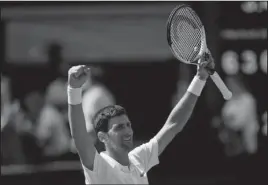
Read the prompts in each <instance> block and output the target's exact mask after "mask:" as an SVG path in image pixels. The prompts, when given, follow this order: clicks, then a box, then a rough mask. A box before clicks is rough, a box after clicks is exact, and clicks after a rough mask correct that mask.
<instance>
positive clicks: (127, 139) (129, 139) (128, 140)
mask: <svg viewBox="0 0 268 185" xmlns="http://www.w3.org/2000/svg"><path fill="white" fill-rule="evenodd" d="M123 140H124V141H127V142H130V141H132V136H127V137H124V138H123Z"/></svg>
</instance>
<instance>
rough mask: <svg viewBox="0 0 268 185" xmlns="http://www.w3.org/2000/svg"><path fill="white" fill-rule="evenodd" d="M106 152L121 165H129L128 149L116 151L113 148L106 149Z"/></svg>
mask: <svg viewBox="0 0 268 185" xmlns="http://www.w3.org/2000/svg"><path fill="white" fill-rule="evenodd" d="M106 153H107V154H108V155H109V156H110V157H112V158H113V159H114V160H116V161H117V162H118V163H120V164H121V165H123V166H129V158H128V152H126V151H120V152H115V151H112V150H106Z"/></svg>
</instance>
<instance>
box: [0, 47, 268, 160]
mask: <svg viewBox="0 0 268 185" xmlns="http://www.w3.org/2000/svg"><path fill="white" fill-rule="evenodd" d="M61 51H62V47H61V46H60V45H58V44H57V43H54V44H51V45H50V46H49V47H48V50H47V54H48V59H49V61H48V64H49V69H48V71H49V79H48V80H47V81H46V83H37V85H36V84H33V85H32V88H30V89H27V91H25V93H24V94H23V95H21V96H20V98H13V97H12V93H11V87H10V84H11V82H10V77H9V76H8V74H1V161H2V163H1V165H10V164H38V163H42V162H48V161H57V160H78V156H77V153H76V149H75V146H74V143H73V140H72V138H71V135H70V130H69V124H68V104H67V94H66V87H67V74H68V69H69V67H70V66H71V65H69V64H68V63H67V62H64V61H63V58H62V54H61ZM184 66H185V65H184ZM187 68H188V67H184V68H181V69H180V70H181V71H180V72H179V74H180V76H181V78H179V79H180V80H179V81H178V82H177V86H178V89H179V90H178V91H177V92H174V97H173V98H170V99H171V101H173V102H174V103H173V105H175V103H176V102H177V101H178V100H179V99H180V98H181V96H182V95H183V93H184V92H185V91H186V89H187V87H188V84H189V82H190V80H191V78H190V72H189V71H187ZM92 69H93V70H92V71H93V73H92V76H91V79H89V80H88V82H87V84H85V85H84V87H83V109H84V113H85V119H86V123H87V124H90V121H91V118H92V117H93V115H94V114H95V112H96V111H97V110H99V109H100V108H102V107H104V106H107V105H111V104H115V103H116V101H115V97H114V95H113V94H112V93H111V92H110V90H109V89H108V88H107V87H106V86H105V85H104V84H102V83H99V81H98V77H99V76H101V75H102V74H103V70H102V69H101V68H100V67H93V68H92ZM27 83H31V81H29V82H27ZM226 84H227V86H228V87H229V88H230V90H231V91H232V92H233V98H232V99H231V100H230V101H227V102H225V104H224V105H223V107H222V110H221V113H220V114H219V115H218V116H215V117H213V119H212V121H211V127H212V128H213V129H215V130H216V133H217V135H218V138H216V139H217V140H218V141H219V142H220V143H221V144H222V146H223V148H224V149H223V152H224V155H225V156H227V157H236V156H241V155H254V154H255V153H257V152H258V148H259V146H258V144H259V135H261V136H262V137H266V136H267V111H266V112H265V113H264V114H262V115H263V116H262V118H261V119H259V118H258V113H257V104H256V100H255V98H254V96H253V95H252V94H251V93H250V90H249V88H248V87H247V86H246V85H245V84H244V83H243V78H242V77H241V76H239V75H237V76H229V77H227V78H226Z"/></svg>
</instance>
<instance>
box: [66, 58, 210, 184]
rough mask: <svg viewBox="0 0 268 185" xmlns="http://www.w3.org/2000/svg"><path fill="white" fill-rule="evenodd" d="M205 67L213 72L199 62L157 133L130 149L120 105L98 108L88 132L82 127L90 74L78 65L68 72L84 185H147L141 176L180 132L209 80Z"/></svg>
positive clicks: (71, 113)
mask: <svg viewBox="0 0 268 185" xmlns="http://www.w3.org/2000/svg"><path fill="white" fill-rule="evenodd" d="M208 67H209V68H214V61H212V60H210V61H209V62H207V61H203V59H200V62H199V65H198V67H197V73H196V75H195V77H194V78H193V80H192V82H191V84H190V86H189V87H188V89H187V92H186V93H185V94H184V96H183V97H182V98H181V100H180V101H179V102H178V103H177V105H176V106H175V107H174V108H173V110H172V111H171V113H170V115H169V116H168V118H167V120H166V123H165V124H164V125H163V127H162V128H161V130H160V131H159V132H158V133H157V134H156V135H155V136H154V137H153V138H152V139H151V140H150V141H149V142H147V143H144V144H142V145H140V146H138V147H136V148H133V130H132V128H131V121H130V120H129V118H128V116H127V113H126V111H125V109H124V108H123V107H121V106H118V105H111V106H107V107H104V108H103V109H101V110H100V111H98V112H97V113H96V115H95V116H94V118H93V121H92V128H88V130H87V129H86V123H85V118H84V114H83V108H82V105H81V104H82V93H81V91H82V90H81V87H82V85H83V84H84V83H85V82H86V80H87V78H88V76H89V74H90V68H88V67H87V66H84V65H80V66H74V67H72V68H70V70H69V74H68V75H69V78H68V90H67V91H68V104H69V122H70V127H71V134H72V137H73V138H74V141H75V145H76V148H77V151H78V154H79V157H80V160H81V163H82V167H83V170H84V175H85V182H86V184H148V178H147V175H146V174H147V172H148V171H149V170H150V169H151V168H152V167H153V166H155V165H157V164H158V163H159V160H158V157H159V155H160V154H161V153H162V152H163V151H164V149H165V148H166V147H167V145H168V144H169V143H170V142H171V141H172V139H173V138H174V137H175V136H176V134H178V133H179V132H181V131H182V129H183V127H184V126H185V124H186V123H187V121H188V119H189V117H190V116H191V113H192V112H193V109H194V107H195V104H196V102H197V100H198V97H199V96H200V95H201V92H202V89H203V87H204V86H205V84H206V80H207V78H208V76H209V74H208V72H207V70H206V68H208ZM156 104H157V100H156ZM159 106H161V105H159ZM96 138H98V139H99V140H100V141H101V142H103V143H104V145H105V151H104V152H101V153H99V152H98V151H97V150H96V148H95V147H94V143H95V141H96Z"/></svg>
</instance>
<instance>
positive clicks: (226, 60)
mask: <svg viewBox="0 0 268 185" xmlns="http://www.w3.org/2000/svg"><path fill="white" fill-rule="evenodd" d="M221 67H222V69H223V71H224V72H225V74H227V75H234V74H237V73H238V71H239V62H238V54H237V53H236V52H234V51H232V50H229V51H225V52H224V53H223V55H222V58H221Z"/></svg>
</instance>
